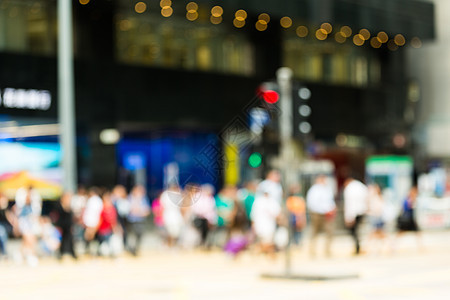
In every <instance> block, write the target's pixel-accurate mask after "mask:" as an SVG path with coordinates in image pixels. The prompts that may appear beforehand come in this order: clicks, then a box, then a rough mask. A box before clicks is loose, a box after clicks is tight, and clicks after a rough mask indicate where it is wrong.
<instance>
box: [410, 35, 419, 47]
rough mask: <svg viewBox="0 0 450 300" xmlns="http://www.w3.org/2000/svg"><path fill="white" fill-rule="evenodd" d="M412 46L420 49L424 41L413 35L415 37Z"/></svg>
mask: <svg viewBox="0 0 450 300" xmlns="http://www.w3.org/2000/svg"><path fill="white" fill-rule="evenodd" d="M411 46H412V47H413V48H416V49H418V48H420V47H422V41H421V40H420V38H418V37H413V38H412V39H411Z"/></svg>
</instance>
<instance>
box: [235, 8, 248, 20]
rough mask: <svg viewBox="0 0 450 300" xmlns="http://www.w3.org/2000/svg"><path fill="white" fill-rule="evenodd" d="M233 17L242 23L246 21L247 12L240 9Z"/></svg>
mask: <svg viewBox="0 0 450 300" xmlns="http://www.w3.org/2000/svg"><path fill="white" fill-rule="evenodd" d="M234 16H235V17H236V20H238V21H244V20H245V19H247V12H246V11H245V10H243V9H240V10H238V11H236V13H235V14H234Z"/></svg>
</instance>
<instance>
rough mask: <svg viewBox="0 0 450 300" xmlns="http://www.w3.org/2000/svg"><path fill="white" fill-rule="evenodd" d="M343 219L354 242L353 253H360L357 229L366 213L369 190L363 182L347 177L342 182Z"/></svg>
mask: <svg viewBox="0 0 450 300" xmlns="http://www.w3.org/2000/svg"><path fill="white" fill-rule="evenodd" d="M343 195H344V219H345V224H346V225H347V227H348V228H349V229H350V233H351V235H352V237H353V240H354V242H355V255H358V254H360V251H361V246H360V240H359V234H358V229H359V225H360V224H361V222H362V220H363V218H364V215H365V214H366V213H367V208H368V196H369V192H368V189H367V187H366V185H365V184H364V183H362V182H361V181H358V180H356V179H354V178H348V179H347V180H346V181H345V183H344V194H343Z"/></svg>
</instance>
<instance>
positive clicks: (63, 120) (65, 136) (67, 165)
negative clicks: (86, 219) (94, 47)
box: [58, 0, 77, 192]
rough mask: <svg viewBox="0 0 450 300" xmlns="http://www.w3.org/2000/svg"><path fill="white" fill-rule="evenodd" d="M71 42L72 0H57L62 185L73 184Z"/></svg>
mask: <svg viewBox="0 0 450 300" xmlns="http://www.w3.org/2000/svg"><path fill="white" fill-rule="evenodd" d="M73 77H74V76H73V44H72V1H71V0H58V119H59V124H60V143H61V146H62V151H63V159H62V166H63V186H64V189H65V190H66V191H70V192H74V191H75V190H76V185H77V169H76V142H75V105H74V78H73Z"/></svg>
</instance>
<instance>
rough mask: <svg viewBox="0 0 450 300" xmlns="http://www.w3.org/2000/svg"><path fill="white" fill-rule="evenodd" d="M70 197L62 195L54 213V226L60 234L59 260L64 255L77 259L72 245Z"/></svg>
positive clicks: (65, 194)
mask: <svg viewBox="0 0 450 300" xmlns="http://www.w3.org/2000/svg"><path fill="white" fill-rule="evenodd" d="M71 199H72V195H71V194H70V193H64V194H63V195H62V196H61V199H60V201H59V203H58V205H57V207H56V211H55V226H56V227H58V228H59V230H60V232H61V246H60V248H59V258H62V256H63V255H64V254H70V255H72V257H73V258H74V259H76V258H77V256H76V254H75V251H74V244H73V233H72V230H73V220H74V216H73V212H72V208H71V206H70V202H71Z"/></svg>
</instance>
